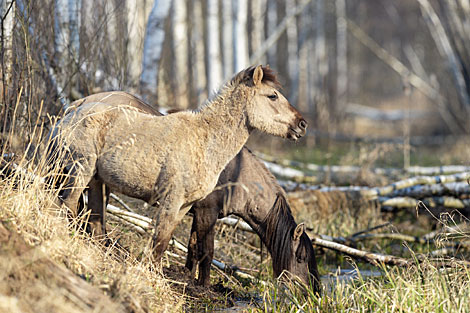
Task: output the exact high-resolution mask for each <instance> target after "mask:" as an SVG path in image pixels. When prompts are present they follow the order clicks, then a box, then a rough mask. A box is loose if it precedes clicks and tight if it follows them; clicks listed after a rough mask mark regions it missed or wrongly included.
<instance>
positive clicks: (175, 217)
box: [152, 201, 190, 263]
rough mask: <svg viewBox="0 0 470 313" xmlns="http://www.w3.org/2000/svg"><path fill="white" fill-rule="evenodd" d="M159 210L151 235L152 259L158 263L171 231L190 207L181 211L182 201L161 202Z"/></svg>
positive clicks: (166, 246) (171, 233) (171, 234)
mask: <svg viewBox="0 0 470 313" xmlns="http://www.w3.org/2000/svg"><path fill="white" fill-rule="evenodd" d="M161 203H162V205H161V207H160V210H158V213H157V214H156V216H155V231H154V234H153V238H152V239H153V240H152V241H153V257H154V259H155V261H156V262H157V263H159V262H160V260H161V258H162V256H163V253H164V252H165V250H166V249H167V248H168V243H169V242H170V239H171V237H172V236H173V231H174V230H175V228H176V226H177V225H178V224H179V222H180V221H181V219H182V218H183V217H184V214H186V213H187V212H188V211H189V209H190V207H189V206H188V207H187V208H184V209H181V207H182V201H174V202H170V203H165V202H161Z"/></svg>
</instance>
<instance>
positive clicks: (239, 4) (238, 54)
mask: <svg viewBox="0 0 470 313" xmlns="http://www.w3.org/2000/svg"><path fill="white" fill-rule="evenodd" d="M232 4H233V11H234V12H236V15H235V16H234V17H235V18H234V19H233V31H234V35H233V47H234V50H235V54H234V62H233V64H234V69H235V72H239V71H240V70H242V69H244V68H245V67H246V66H247V65H248V58H249V57H248V37H247V32H246V31H247V29H246V19H247V13H248V12H247V10H248V3H247V0H234V1H233V2H232Z"/></svg>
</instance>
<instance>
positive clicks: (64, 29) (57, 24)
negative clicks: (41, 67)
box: [54, 0, 70, 98]
mask: <svg viewBox="0 0 470 313" xmlns="http://www.w3.org/2000/svg"><path fill="white" fill-rule="evenodd" d="M54 4H55V8H54V15H55V16H54V17H55V19H54V51H55V55H56V57H55V59H56V60H55V63H56V64H57V68H58V69H59V70H60V69H62V70H65V68H66V64H67V62H68V58H67V49H68V46H69V45H70V32H69V17H70V14H69V0H55V2H54ZM64 77H65V75H59V77H58V79H59V81H60V82H59V86H65V81H64ZM58 92H59V94H58V96H59V98H63V97H64V96H65V95H64V90H59V91H58Z"/></svg>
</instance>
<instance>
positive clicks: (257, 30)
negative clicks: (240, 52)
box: [250, 0, 266, 64]
mask: <svg viewBox="0 0 470 313" xmlns="http://www.w3.org/2000/svg"><path fill="white" fill-rule="evenodd" d="M263 9H266V0H252V1H251V17H252V29H250V32H251V50H252V51H251V55H252V54H253V53H254V52H255V51H257V50H258V49H259V48H260V47H261V44H262V42H263V41H264V38H265V36H264V30H265V27H264V20H265V18H264V17H265V15H264V12H263ZM259 62H260V63H261V64H264V63H266V58H265V57H264V56H263V57H262V58H260V60H259Z"/></svg>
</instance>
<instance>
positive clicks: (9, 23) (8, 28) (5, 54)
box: [1, 0, 15, 104]
mask: <svg viewBox="0 0 470 313" xmlns="http://www.w3.org/2000/svg"><path fill="white" fill-rule="evenodd" d="M1 19H2V27H3V28H2V29H1V32H2V52H1V53H2V76H3V77H2V85H3V90H2V94H3V99H2V102H3V104H5V103H6V102H5V99H4V97H5V96H6V91H7V87H8V85H9V83H10V81H11V72H12V61H13V51H12V50H13V29H14V22H15V5H14V1H13V0H7V1H2V5H1Z"/></svg>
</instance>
